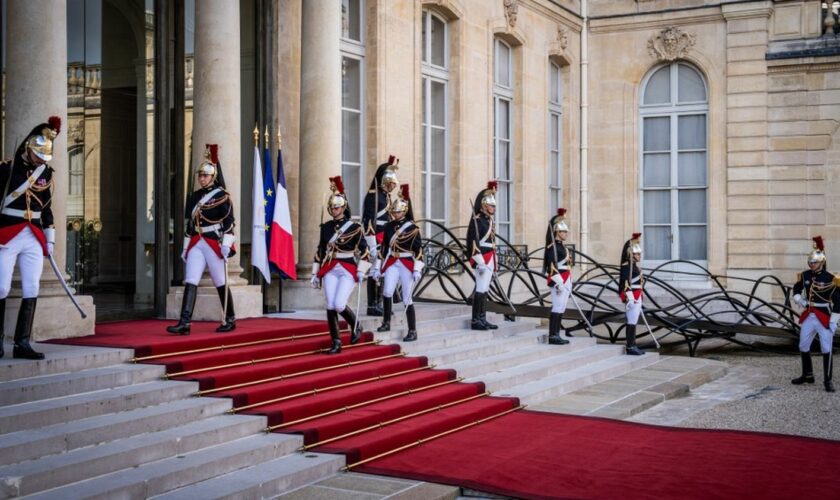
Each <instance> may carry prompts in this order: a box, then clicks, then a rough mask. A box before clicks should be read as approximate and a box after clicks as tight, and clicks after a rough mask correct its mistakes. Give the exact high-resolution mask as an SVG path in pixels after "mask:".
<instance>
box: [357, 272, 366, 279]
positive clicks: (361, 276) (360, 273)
mask: <svg viewBox="0 0 840 500" xmlns="http://www.w3.org/2000/svg"><path fill="white" fill-rule="evenodd" d="M356 277H357V278H359V281H364V279H365V273H363V272H361V271H359V272H358V273H356Z"/></svg>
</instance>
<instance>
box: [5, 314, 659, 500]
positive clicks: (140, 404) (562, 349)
mask: <svg viewBox="0 0 840 500" xmlns="http://www.w3.org/2000/svg"><path fill="white" fill-rule="evenodd" d="M469 313H470V310H469V308H468V307H465V306H451V305H418V311H417V316H418V332H419V340H418V341H416V342H411V343H402V342H401V339H402V337H403V335H405V333H406V327H405V317H404V315H403V314H402V307H401V306H399V305H397V306H396V307H395V315H394V318H393V320H392V322H391V325H392V330H391V331H390V332H385V333H377V334H376V337H377V339H378V340H382V341H383V342H386V343H399V344H400V345H401V347H402V348H403V350H404V351H406V352H408V353H409V355H416V356H420V355H422V356H426V357H428V359H429V362H430V363H433V364H436V365H437V366H438V367H439V368H452V369H455V370H457V372H458V373H459V375H460V376H462V377H465V378H466V379H467V381H479V380H480V381H483V382H485V383H486V385H487V389H488V390H490V391H493V393H494V394H495V395H500V396H516V397H519V398H520V399H521V400H522V402H523V403H526V404H529V405H538V404H540V403H542V402H545V401H549V400H553V399H556V398H557V397H560V396H562V395H564V394H567V393H570V392H572V391H576V390H579V389H581V388H584V387H587V386H590V385H592V384H597V383H599V382H603V381H606V380H609V379H611V378H613V377H616V376H618V375H621V374H624V373H627V372H630V371H632V370H635V369H638V368H641V367H644V366H648V365H650V364H652V363H655V362H656V361H657V360H658V355H657V354H655V353H648V354H647V355H645V356H641V357H633V356H626V355H624V354H623V348H622V347H621V346H614V345H603V344H601V345H599V344H596V343H595V341H594V340H593V339H590V338H573V339H571V341H572V342H571V343H570V344H569V345H565V346H551V345H548V344H545V334H546V331H545V329H544V327H540V326H539V323H538V322H536V321H531V320H523V319H520V320H518V321H516V322H506V321H503V319H502V318H501V317H500V316H496V315H491V316H492V318H491V319H492V321H494V322H496V323H497V324H499V327H500V328H499V329H498V330H495V331H488V332H476V331H472V330H470V329H469ZM284 317H299V318H304V317H314V318H318V319H322V318H323V311H305V312H299V313H295V314H291V315H284ZM360 320H361V322H362V324H363V326H364V327H365V329H366V330H374V331H375V328H376V327H377V326H378V325H379V322H380V318H369V317H365V316H361V317H360ZM39 349H42V350H43V351H44V352H45V353H46V354H47V359H46V360H43V361H38V362H31V361H20V360H12V359H9V358H8V356H7V357H6V358H4V359H2V360H0V498H8V497H16V496H31V497H32V498H62V499H65V498H114V497H121V498H149V497H155V498H158V497H159V498H185V499H186V498H227V497H248V498H258V497H270V496H275V495H278V494H281V493H283V492H289V491H294V490H295V489H296V488H299V487H302V486H304V485H307V484H310V483H313V482H317V481H319V480H322V479H324V478H328V477H330V476H332V475H334V474H335V473H336V472H337V471H338V470H339V469H340V468H341V467H342V466H343V465H344V457H341V456H334V455H326V454H318V453H297V452H296V450H297V449H298V447H299V446H301V444H302V439H301V438H300V437H299V436H297V435H283V434H274V433H273V434H266V433H264V432H263V429H264V428H265V427H266V420H265V417H261V416H250V415H229V414H226V410H228V409H230V408H231V403H230V400H228V399H223V398H207V397H203V398H195V397H191V394H193V393H194V392H195V391H196V390H197V389H198V386H197V383H194V382H180V381H163V380H161V376H162V375H163V374H164V371H163V367H162V366H155V365H133V364H130V363H128V360H129V359H130V358H131V356H132V352H131V351H129V350H123V349H104V348H84V347H69V346H59V345H49V344H46V345H40V346H39Z"/></svg>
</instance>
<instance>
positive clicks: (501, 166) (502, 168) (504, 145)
mask: <svg viewBox="0 0 840 500" xmlns="http://www.w3.org/2000/svg"><path fill="white" fill-rule="evenodd" d="M496 143H497V144H498V146H497V147H498V150H497V154H498V156H497V158H496V166H497V171H496V177H498V178H499V179H510V161H509V159H510V156H509V154H510V144H509V143H508V142H505V141H496Z"/></svg>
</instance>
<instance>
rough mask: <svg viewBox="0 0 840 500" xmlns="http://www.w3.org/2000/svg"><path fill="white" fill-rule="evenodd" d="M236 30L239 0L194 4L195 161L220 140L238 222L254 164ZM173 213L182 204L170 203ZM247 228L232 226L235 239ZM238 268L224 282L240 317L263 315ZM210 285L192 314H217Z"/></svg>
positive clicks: (175, 297)
mask: <svg viewBox="0 0 840 500" xmlns="http://www.w3.org/2000/svg"><path fill="white" fill-rule="evenodd" d="M239 41H240V33H239V2H230V1H228V0H202V1H201V2H196V6H195V83H194V89H193V96H194V97H193V99H194V100H193V102H194V112H193V158H192V160H193V161H192V164H193V165H198V164H199V162H200V161H201V159H202V158H203V155H204V145H205V144H218V145H219V162H220V163H221V165H222V172H223V174H224V177H225V183H226V185H227V190H228V192H229V193H230V194H231V197H232V198H233V205H234V216H235V217H236V220H237V222H239V221H241V220H242V218H241V215H242V211H243V210H250V209H251V205H250V196H243V193H242V189H241V186H242V175H243V173H244V175H250V173H251V168H252V166H250V165H240V161H241V160H240V159H241V138H240V122H241V104H240V100H241V97H240V94H241V86H240V43H239ZM173 210H175V211H176V213H180V211H181V210H182V208H181V207H180V206H179V207H173ZM250 230H251V228H250V227H243V226H242V225H241V224H238V225H237V226H236V235H237V241H241V240H242V234H243V232H246V231H250ZM241 273H242V267H241V266H240V265H239V256H238V255H236V256H234V257H232V258H231V259H230V261H229V262H228V283H229V285H230V286H231V290H232V293H233V297H234V304H235V310H236V316H237V317H238V318H244V317H251V316H260V315H262V292H261V291H260V287H258V286H248V285H247V282H246V281H245V280H244V279H243V278H241V277H240V276H239V275H240V274H241ZM205 284H206V285H210V286H211V288H208V289H204V287H203V286H202V290H201V291H200V292H199V295H198V301H197V303H196V308H195V313H194V314H193V319H195V320H211V319H220V316H221V305H220V303H219V297H218V295H217V294H216V291H215V290H213V289H212V285H211V284H210V281H209V280H207V279H205V280H203V281H202V285H205ZM182 293H183V289H182V288H181V287H173V288H172V290H171V291H170V293H169V294H168V295H167V298H166V312H167V316H168V317H172V318H175V317H177V316H178V314H179V312H180V308H181V297H182Z"/></svg>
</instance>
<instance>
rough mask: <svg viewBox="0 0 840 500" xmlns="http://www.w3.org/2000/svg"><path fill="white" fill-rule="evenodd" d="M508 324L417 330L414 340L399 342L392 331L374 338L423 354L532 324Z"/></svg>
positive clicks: (519, 330)
mask: <svg viewBox="0 0 840 500" xmlns="http://www.w3.org/2000/svg"><path fill="white" fill-rule="evenodd" d="M509 325H510V326H505V327H504V328H499V329H498V330H486V331H479V330H470V329H459V330H449V331H442V332H437V333H426V332H421V331H418V332H417V340H416V341H414V342H401V339H402V337H400V336H399V335H397V334H395V333H394V332H383V333H376V334H375V338H376V339H377V340H383V341H384V342H385V343H388V344H399V345H400V346H401V347H402V348H403V350H405V351H408V352H411V353H412V354H418V355H424V354H425V353H426V352H430V351H433V350H436V349H444V348H447V347H455V346H459V345H461V346H462V345H466V344H475V343H478V342H484V341H490V340H493V339H499V338H503V337H508V336H511V335H515V334H518V333H522V332H526V331H529V330H531V328H532V325H530V324H528V323H524V322H522V323H509Z"/></svg>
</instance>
